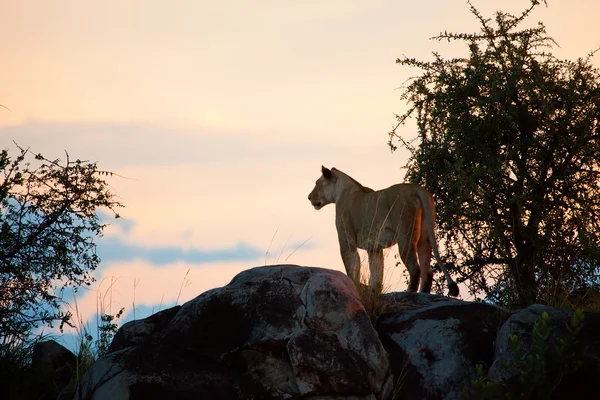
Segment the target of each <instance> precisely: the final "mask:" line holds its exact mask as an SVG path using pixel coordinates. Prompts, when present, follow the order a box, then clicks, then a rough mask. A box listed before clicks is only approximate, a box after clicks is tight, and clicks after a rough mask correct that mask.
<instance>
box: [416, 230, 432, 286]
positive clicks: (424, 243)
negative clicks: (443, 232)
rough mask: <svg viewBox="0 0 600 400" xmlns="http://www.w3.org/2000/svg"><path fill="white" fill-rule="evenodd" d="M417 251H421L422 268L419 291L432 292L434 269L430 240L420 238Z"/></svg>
mask: <svg viewBox="0 0 600 400" xmlns="http://www.w3.org/2000/svg"><path fill="white" fill-rule="evenodd" d="M417 252H418V253H419V267H420V270H421V287H420V288H419V292H423V293H431V286H432V285H433V270H432V269H431V244H429V240H423V237H422V236H421V240H419V244H418V245H417Z"/></svg>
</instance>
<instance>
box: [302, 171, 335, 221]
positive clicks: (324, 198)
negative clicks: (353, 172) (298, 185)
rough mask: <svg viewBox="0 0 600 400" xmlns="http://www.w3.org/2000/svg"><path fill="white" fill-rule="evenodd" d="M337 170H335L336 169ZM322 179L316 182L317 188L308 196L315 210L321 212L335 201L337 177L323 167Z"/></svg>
mask: <svg viewBox="0 0 600 400" xmlns="http://www.w3.org/2000/svg"><path fill="white" fill-rule="evenodd" d="M334 169H335V168H334ZM321 173H322V174H323V175H321V177H320V178H319V179H317V181H316V182H315V188H314V189H313V190H312V192H310V194H309V195H308V200H310V204H312V206H313V207H314V208H315V210H320V209H321V208H323V207H324V206H326V205H327V204H329V203H333V202H334V201H335V181H336V177H335V175H334V174H333V172H332V171H331V170H330V169H328V168H325V167H323V166H321Z"/></svg>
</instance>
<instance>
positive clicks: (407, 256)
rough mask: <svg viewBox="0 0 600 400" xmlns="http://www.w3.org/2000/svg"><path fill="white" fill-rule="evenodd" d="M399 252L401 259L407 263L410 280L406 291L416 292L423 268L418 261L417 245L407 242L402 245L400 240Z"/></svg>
mask: <svg viewBox="0 0 600 400" xmlns="http://www.w3.org/2000/svg"><path fill="white" fill-rule="evenodd" d="M402 247H404V248H402ZM398 252H399V253H400V259H401V260H402V262H403V263H404V265H406V269H408V276H409V280H408V288H407V289H406V291H408V292H416V291H417V288H418V287H419V281H420V279H421V270H420V268H419V264H418V263H417V246H416V245H415V244H413V243H407V244H405V246H402V245H401V242H398Z"/></svg>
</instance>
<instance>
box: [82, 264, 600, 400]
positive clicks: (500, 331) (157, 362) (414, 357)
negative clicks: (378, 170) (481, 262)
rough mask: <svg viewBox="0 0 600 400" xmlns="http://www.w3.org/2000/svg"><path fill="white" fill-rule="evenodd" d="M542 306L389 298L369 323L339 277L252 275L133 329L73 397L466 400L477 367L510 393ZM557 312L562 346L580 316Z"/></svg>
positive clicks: (592, 322)
mask: <svg viewBox="0 0 600 400" xmlns="http://www.w3.org/2000/svg"><path fill="white" fill-rule="evenodd" d="M539 307H540V306H532V307H530V308H529V309H525V310H518V311H509V310H505V309H503V308H500V307H496V306H493V305H489V304H485V303H481V302H465V301H460V300H456V299H450V298H447V297H444V296H435V295H428V294H421V293H390V294H386V295H384V296H382V297H381V298H380V299H379V300H378V301H377V302H376V306H375V307H373V304H370V307H369V309H370V310H372V311H373V312H372V313H371V315H367V313H366V312H365V308H364V307H363V305H362V303H361V299H360V297H359V295H358V293H357V290H356V287H355V286H354V284H353V282H352V281H351V280H350V279H349V278H348V277H347V276H346V275H345V274H343V273H341V272H337V271H332V270H327V269H322V268H307V267H299V266H293V265H282V266H268V267H259V268H253V269H250V270H247V271H244V272H242V273H240V274H239V275H237V276H236V277H235V278H234V279H233V280H232V281H231V282H230V283H229V284H228V285H227V286H225V287H222V288H217V289H213V290H210V291H208V292H205V293H203V294H201V295H200V296H198V297H196V298H195V299H193V300H191V301H189V302H187V303H186V304H184V305H183V306H181V307H175V308H172V309H168V310H164V311H162V312H160V313H158V314H155V315H153V316H151V317H149V318H146V319H144V320H140V321H134V322H130V323H128V324H125V325H124V326H123V327H122V328H121V329H120V330H119V332H118V333H117V335H116V337H115V339H114V341H113V343H112V345H111V347H110V352H109V354H108V355H107V356H106V357H104V358H103V359H101V360H99V361H98V362H96V364H94V366H93V367H92V369H91V370H90V371H89V372H88V373H87V374H86V376H84V378H83V380H82V383H81V384H80V386H79V388H78V391H77V394H76V396H75V399H90V400H91V399H95V400H100V399H149V400H152V399H198V398H201V399H323V400H334V399H354V400H360V399H372V400H376V399H461V398H464V397H463V396H465V395H468V394H469V393H472V390H471V389H472V381H473V380H475V379H479V378H480V377H478V376H477V374H476V368H479V370H480V372H481V370H482V368H483V369H484V370H485V373H486V374H487V373H488V369H489V377H488V378H487V379H488V381H491V382H497V384H498V385H499V386H498V387H500V386H501V385H509V384H511V380H514V379H515V374H514V371H518V368H513V369H512V371H513V375H510V374H506V373H505V371H504V370H503V371H502V372H500V369H501V367H505V366H506V365H507V364H512V365H516V366H518V365H519V364H518V360H517V359H516V358H514V357H513V356H512V355H511V350H510V349H509V348H508V347H507V346H508V345H509V344H508V342H507V341H510V340H511V339H510V338H511V337H512V335H513V334H518V335H520V336H521V337H523V349H524V351H525V352H527V351H529V350H528V347H527V346H528V345H529V346H531V345H532V344H531V343H530V342H528V341H527V340H526V337H527V335H529V336H531V332H532V329H533V326H534V324H535V321H537V320H538V319H539V316H540V315H541V312H542V309H541V308H539ZM549 310H550V311H551V313H550V314H551V315H550V320H551V321H552V323H553V324H555V325H556V329H554V330H553V334H555V335H556V340H558V341H560V338H561V335H563V333H564V332H563V330H564V329H563V328H562V327H563V326H564V324H565V321H567V320H568V319H569V318H570V316H571V315H572V313H573V312H572V311H560V310H556V309H549ZM374 315H377V316H378V318H374V317H373V316H374ZM585 318H586V319H585V321H586V322H585V325H584V328H583V329H582V330H581V332H578V333H577V336H578V339H577V340H580V341H581V342H582V343H584V344H585V349H586V353H585V356H583V355H582V356H581V357H584V358H585V360H583V361H582V364H581V368H580V370H579V371H578V374H577V376H589V375H586V374H594V373H596V374H597V373H598V371H600V369H599V368H598V366H599V365H600V363H599V362H598V360H599V359H600V357H599V355H600V338H599V337H598V335H597V334H594V332H598V331H599V330H598V329H599V328H600V318H598V314H595V313H588V314H586V316H585ZM371 319H373V320H376V323H375V328H374V326H373V324H372V323H371ZM548 340H550V342H549V343H550V344H552V343H554V342H552V340H555V339H554V338H552V339H548ZM528 343H529V344H528ZM557 343H559V342H557ZM511 357H512V358H511ZM478 365H479V367H476V366H478ZM490 367H491V368H490ZM517 374H518V372H517ZM569 379H570V378H569V377H564V379H562V378H561V380H560V381H558V384H557V388H556V390H554V391H553V392H552V393H553V396H554V397H552V398H563V397H560V396H561V395H562V393H566V391H565V390H564V388H565V387H566V386H565V385H573V384H575V385H580V386H581V387H585V388H588V386H587V385H589V382H591V380H589V379H590V378H587V379H588V380H589V381H588V383H585V382H584V381H582V380H581V379H579V380H569ZM560 385H563V386H560ZM492 387H493V385H492ZM488 395H489V393H488ZM485 398H494V397H490V396H488V397H485ZM569 398H571V397H569Z"/></svg>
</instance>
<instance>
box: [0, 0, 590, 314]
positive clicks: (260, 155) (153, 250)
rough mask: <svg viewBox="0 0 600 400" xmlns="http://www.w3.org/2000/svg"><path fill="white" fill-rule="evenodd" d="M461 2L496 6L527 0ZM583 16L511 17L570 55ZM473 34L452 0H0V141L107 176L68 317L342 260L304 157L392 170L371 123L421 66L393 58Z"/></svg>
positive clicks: (377, 123)
mask: <svg viewBox="0 0 600 400" xmlns="http://www.w3.org/2000/svg"><path fill="white" fill-rule="evenodd" d="M473 4H474V5H475V6H476V7H477V8H478V9H479V10H480V11H481V13H482V14H483V15H484V16H487V17H493V13H494V12H495V11H496V10H497V7H498V6H499V5H500V4H501V7H502V11H505V12H510V13H513V14H517V13H520V12H521V11H522V10H524V9H525V8H526V7H527V6H528V4H529V1H526V0H505V1H503V2H498V1H491V0H473ZM597 15H600V3H598V2H596V1H593V0H572V1H569V2H564V1H557V0H549V1H548V7H545V6H543V5H542V6H541V7H538V8H537V9H536V10H535V12H534V13H533V14H532V16H531V17H530V18H529V19H528V20H527V23H528V24H531V25H533V24H536V23H537V22H538V21H543V22H544V24H545V25H546V27H547V31H548V34H549V35H550V36H551V37H553V38H554V39H555V40H556V41H557V43H558V45H559V46H560V47H557V48H555V49H553V53H554V54H555V55H557V56H559V57H560V58H568V59H575V58H577V57H582V56H585V55H587V54H588V53H589V52H590V51H592V50H594V49H596V48H598V46H600V27H599V26H598V24H597ZM478 30H479V24H478V22H477V20H476V19H475V18H474V16H473V15H472V14H471V13H470V11H469V6H468V3H467V2H466V1H464V0H421V1H413V2H410V1H403V2H400V1H387V0H371V1H358V0H344V1H341V0H327V1H322V0H321V1H314V0H307V1H303V2H292V1H281V0H279V1H273V0H269V1H245V0H243V1H242V0H230V1H222V2H214V1H210V2H209V1H204V0H173V1H168V2H167V1H164V0H163V1H159V0H144V1H141V0H140V1H123V0H118V1H117V0H104V1H91V0H65V1H62V2H60V6H58V5H57V3H54V2H45V1H41V0H37V1H33V0H20V1H18V2H15V1H8V0H0V37H2V40H0V54H2V55H3V57H2V63H1V64H0V104H2V105H4V106H6V107H8V108H9V109H10V111H9V110H5V109H2V108H0V144H1V145H2V147H3V148H6V149H8V150H9V151H10V152H13V153H12V154H15V153H14V151H15V150H16V148H15V145H14V143H13V142H16V143H17V144H18V145H20V146H22V147H30V148H31V150H32V151H34V152H36V153H37V152H41V153H42V154H44V155H45V156H46V157H48V158H52V159H54V158H62V159H64V158H65V151H66V152H68V154H69V156H70V157H71V158H72V159H73V158H79V159H83V160H90V161H94V162H97V163H98V166H99V167H100V168H101V169H103V170H110V171H112V172H115V173H116V174H118V175H119V176H113V177H111V178H109V179H108V183H109V184H110V186H111V190H112V191H113V192H114V193H115V194H117V195H118V199H119V201H121V202H122V203H123V204H124V205H125V208H124V209H122V210H120V211H119V213H120V214H121V216H122V217H123V218H122V219H120V220H108V222H110V223H111V225H110V226H109V227H108V228H107V229H106V231H105V236H104V237H103V238H101V239H100V240H99V241H98V254H99V256H100V257H101V258H102V262H101V264H100V266H99V268H98V269H97V270H96V271H95V277H96V279H97V282H96V284H95V285H93V286H92V287H91V288H90V289H89V290H81V291H80V292H79V293H78V294H77V296H76V297H74V298H72V299H71V300H70V302H69V303H70V305H71V307H73V309H74V310H76V313H77V315H79V316H80V319H81V323H82V324H87V323H88V321H90V320H92V321H93V319H94V318H93V316H94V314H95V313H97V312H98V311H102V312H110V313H116V312H117V311H118V310H119V309H120V308H121V307H124V308H125V313H124V315H125V317H124V319H123V320H122V322H124V321H125V320H128V319H132V318H134V316H135V318H143V317H146V316H148V315H150V313H151V312H153V311H158V310H159V309H164V308H166V307H168V306H172V305H173V304H176V303H178V304H181V303H183V302H185V301H187V300H190V299H192V298H194V297H196V296H197V295H199V294H201V293H202V292H204V291H206V290H209V289H211V288H215V287H220V286H223V285H226V284H227V283H228V282H229V281H230V280H231V279H232V278H233V277H234V276H235V275H236V274H237V273H239V272H241V271H243V270H246V269H248V268H252V267H256V266H262V265H271V264H276V263H292V264H298V265H306V266H318V267H326V268H332V269H336V270H341V271H343V270H344V268H343V264H342V261H341V258H340V256H339V250H338V245H337V236H336V231H335V226H334V212H335V209H334V206H328V207H325V208H324V209H322V210H320V211H315V210H314V209H313V208H312V207H311V206H310V203H309V201H308V199H307V196H308V193H309V192H310V191H311V190H312V187H313V185H314V181H315V180H316V179H317V178H318V177H319V175H320V167H321V165H325V166H327V167H337V168H338V169H341V170H342V171H344V172H346V173H348V174H349V175H351V176H352V177H354V178H355V179H357V180H358V181H359V182H361V183H363V184H365V185H367V186H369V187H372V188H374V189H381V188H385V187H387V186H390V185H392V184H395V183H399V182H403V180H404V170H403V169H402V166H403V165H405V163H406V162H407V159H408V153H407V152H406V151H403V150H398V151H396V152H394V153H392V152H391V151H390V149H389V147H388V146H387V140H388V135H387V133H388V132H389V131H390V129H391V128H392V126H393V125H394V122H395V118H394V113H402V112H403V111H404V110H405V109H406V104H405V103H403V102H402V101H401V100H400V95H401V93H402V90H401V87H402V85H403V83H405V82H406V80H407V79H409V78H410V77H411V76H415V75H416V74H418V71H415V70H410V69H407V68H406V67H401V66H398V65H397V64H396V63H395V60H396V59H397V58H399V57H403V56H409V57H415V58H417V59H421V60H429V59H431V58H432V52H433V51H438V52H440V53H441V54H442V55H444V56H448V57H457V56H463V55H465V54H466V53H465V48H466V47H465V46H464V45H458V46H457V45H456V44H453V43H446V42H437V41H432V40H430V38H431V37H433V36H435V35H437V34H439V33H440V32H442V31H450V32H477V31H478ZM594 63H595V64H596V65H598V60H597V59H596V60H594ZM413 123H414V121H413ZM402 133H403V135H406V137H411V136H414V135H415V133H416V126H415V125H414V124H413V125H411V124H410V123H409V124H408V125H407V126H405V127H404V128H402ZM404 270H405V268H404V266H399V267H396V259H395V257H394V252H393V251H390V252H389V253H388V255H387V257H386V270H385V278H384V286H385V288H386V290H388V291H395V290H404V289H405V288H406V283H405V280H404V278H403V276H402V273H403V271H404ZM463 292H466V291H465V290H463ZM463 298H464V297H463ZM91 323H92V324H93V322H91Z"/></svg>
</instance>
